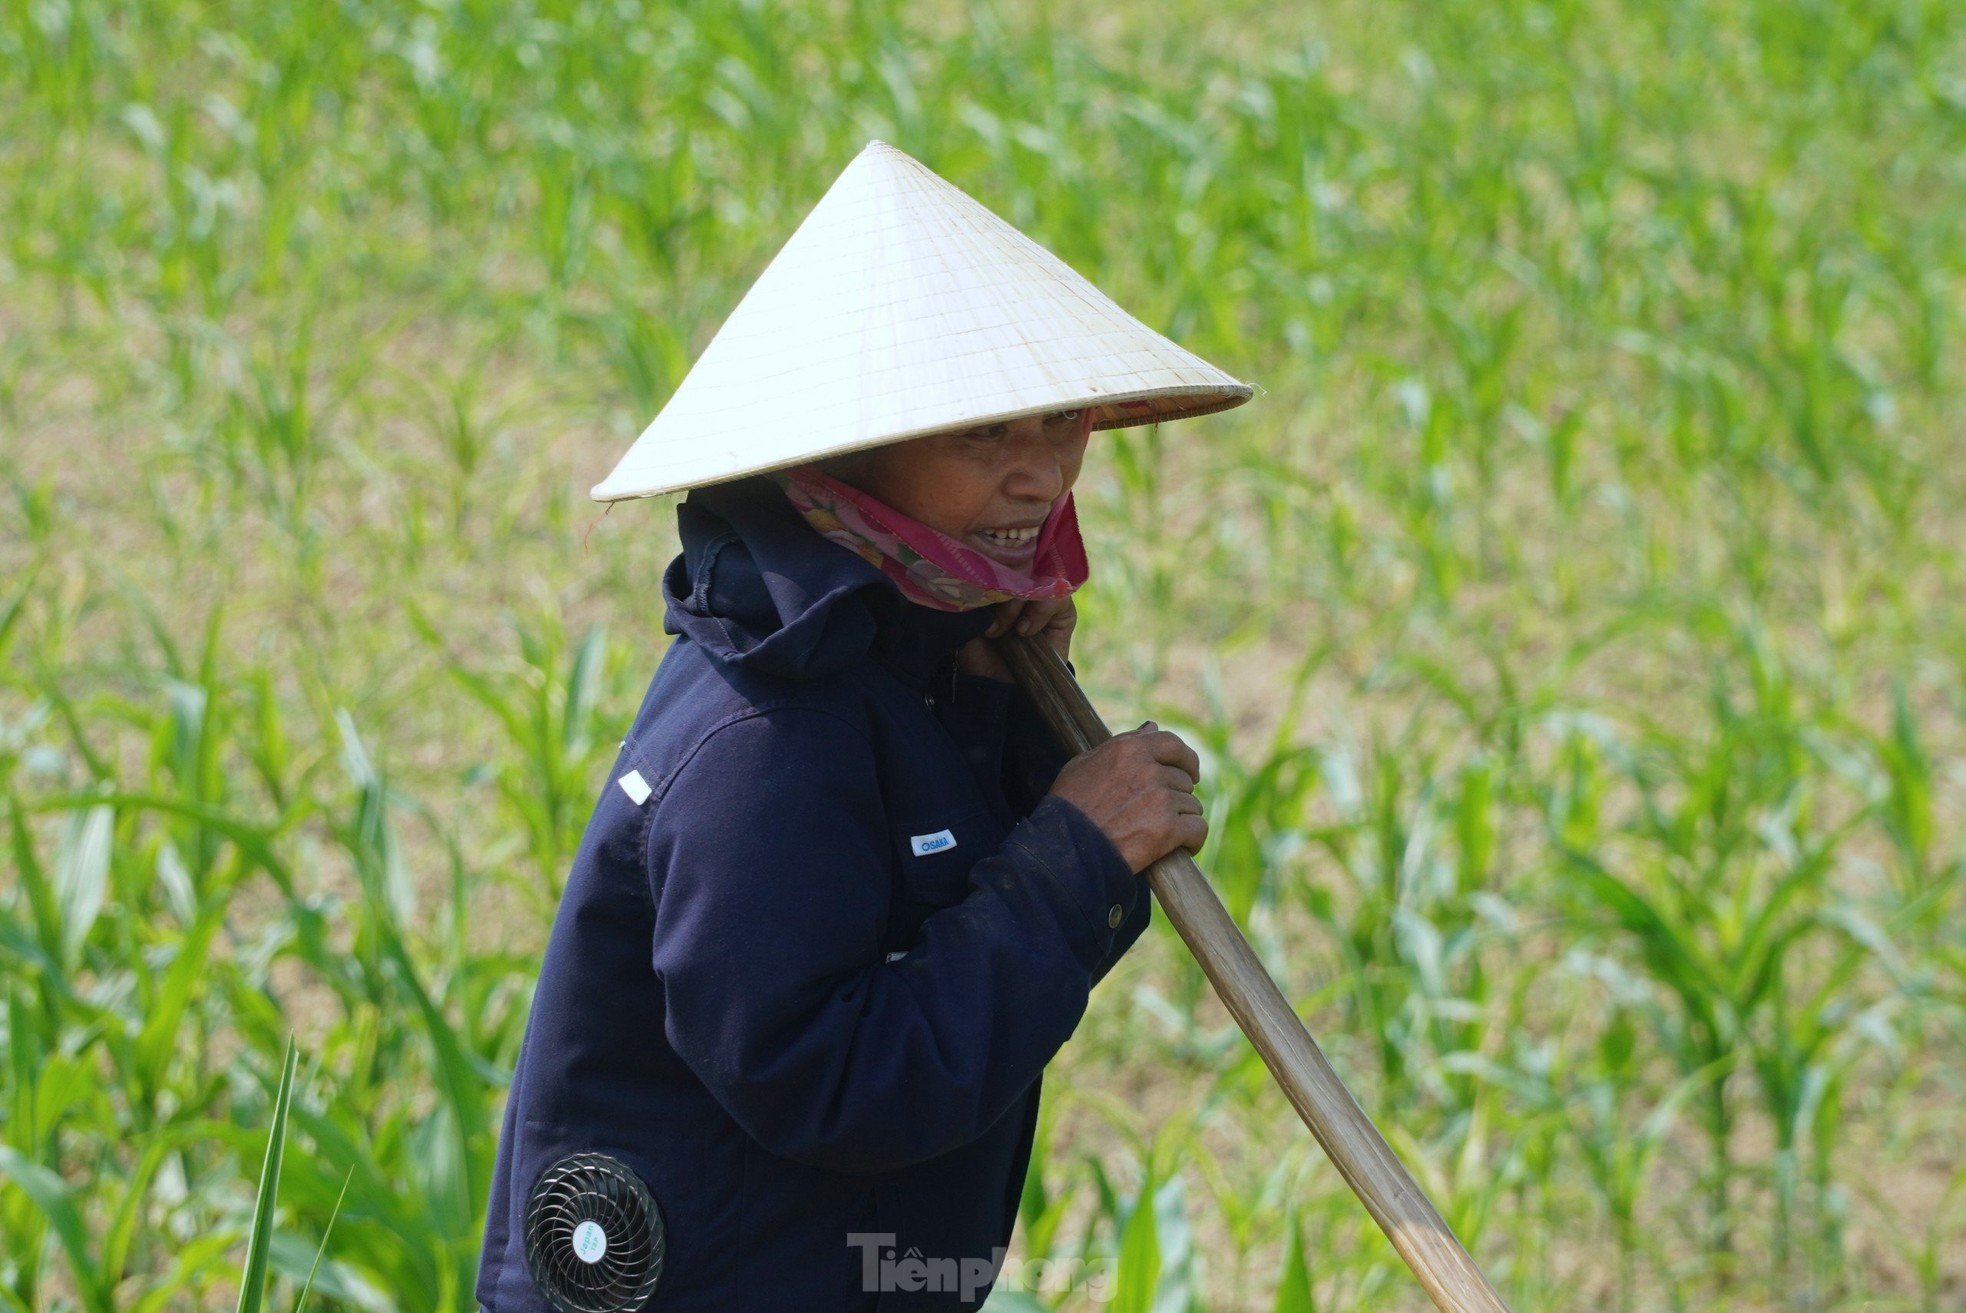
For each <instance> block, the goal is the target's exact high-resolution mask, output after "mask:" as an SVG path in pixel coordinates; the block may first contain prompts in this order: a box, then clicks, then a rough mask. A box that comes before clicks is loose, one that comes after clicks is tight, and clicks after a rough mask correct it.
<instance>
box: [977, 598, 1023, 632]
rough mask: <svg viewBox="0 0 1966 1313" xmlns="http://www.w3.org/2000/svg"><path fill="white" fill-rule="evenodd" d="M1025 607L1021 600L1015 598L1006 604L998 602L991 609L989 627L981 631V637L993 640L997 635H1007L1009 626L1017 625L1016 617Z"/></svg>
mask: <svg viewBox="0 0 1966 1313" xmlns="http://www.w3.org/2000/svg"><path fill="white" fill-rule="evenodd" d="M1026 605H1027V603H1026V602H1025V601H1024V600H1023V599H1022V598H1017V597H1013V598H1011V599H1010V600H1009V601H1008V602H998V603H997V604H996V606H995V607H993V608H992V609H991V619H990V627H989V628H988V629H986V630H984V631H983V637H985V638H995V637H997V636H998V635H999V634H1007V633H1009V632H1010V628H1011V626H1012V625H1014V624H1016V623H1017V617H1018V616H1019V615H1020V614H1021V613H1022V612H1023V610H1024V608H1025V606H1026Z"/></svg>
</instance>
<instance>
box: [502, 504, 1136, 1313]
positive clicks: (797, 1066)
mask: <svg viewBox="0 0 1966 1313" xmlns="http://www.w3.org/2000/svg"><path fill="white" fill-rule="evenodd" d="M678 519H679V525H680V528H681V533H682V542H683V553H682V555H681V556H679V557H678V558H677V559H676V560H675V561H674V562H673V563H672V564H671V565H670V567H669V568H668V570H667V572H666V573H665V575H664V577H663V591H664V594H665V600H666V604H667V613H666V619H665V628H666V629H667V630H668V631H669V632H670V633H672V634H675V635H676V636H677V637H676V641H675V642H674V643H673V644H672V645H671V647H670V649H669V651H668V653H667V654H666V655H665V656H664V658H663V660H662V662H661V665H660V667H659V668H658V669H657V671H656V674H655V677H654V679H653V681H652V682H651V683H650V685H649V690H648V695H647V697H646V698H645V699H644V701H643V703H642V707H641V710H640V711H639V713H638V714H637V716H636V718H635V723H634V727H633V729H632V730H631V731H630V732H629V734H628V736H627V739H626V741H625V743H624V744H623V747H622V750H621V755H620V758H619V759H618V760H617V761H616V762H615V764H614V766H613V768H612V769H611V770H610V772H609V775H608V781H607V783H606V785H605V786H604V787H603V789H602V790H601V794H600V797H599V800H598V802H597V803H596V806H595V809H594V814H593V817H592V819H591V820H590V821H589V823H588V827H587V831H586V834H585V836H584V837H583V839H582V841H581V846H580V849H579V852H578V853H577V855H576V856H575V859H574V864H573V867H572V869H571V871H570V873H569V876H568V880H567V885H566V891H565V895H564V897H563V899H562V901H561V904H560V908H559V911H558V913H557V915H556V917H555V920H554V925H553V930H552V934H551V937H550V939H549V941H548V944H547V948H546V953H545V957H544V959H543V962H542V965H541V969H540V977H539V982H538V988H537V991H536V993H535V995H534V999H533V1005H532V1012H531V1016H530V1019H529V1021H528V1025H527V1030H526V1035H525V1039H524V1041H523V1043H522V1045H521V1048H520V1052H519V1059H518V1064H517V1067H516V1069H515V1070H514V1073H513V1080H512V1089H511V1095H510V1099H509V1102H508V1104H507V1107H506V1113H505V1121H504V1125H503V1129H502V1131H501V1134H500V1139H499V1147H498V1158H497V1165H496V1168H495V1170H494V1176H493V1181H492V1189H491V1197H490V1205H489V1210H488V1214H487V1218H486V1226H485V1248H484V1256H483V1260H482V1264H481V1267H480V1271H479V1278H478V1285H477V1291H476V1293H477V1297H478V1300H479V1302H480V1303H481V1304H483V1305H484V1307H485V1308H486V1309H487V1310H489V1311H490V1313H547V1311H548V1310H549V1308H550V1305H549V1304H548V1303H547V1302H546V1300H545V1297H544V1296H543V1295H542V1294H540V1292H539V1291H538V1290H537V1288H536V1287H535V1286H534V1285H533V1283H532V1280H531V1278H530V1277H529V1276H528V1275H527V1268H526V1258H525V1235H524V1221H525V1210H526V1203H527V1200H528V1197H529V1195H530V1192H531V1190H532V1188H533V1186H534V1184H535V1183H536V1182H537V1180H538V1179H539V1177H540V1174H541V1173H542V1172H543V1171H545V1170H546V1168H548V1167H549V1166H551V1165H552V1164H553V1163H554V1162H556V1161H558V1160H559V1159H561V1158H563V1157H565V1156H567V1155H569V1154H574V1153H583V1152H597V1153H605V1154H608V1155H611V1156H613V1157H615V1158H617V1159H619V1160H620V1161H621V1162H623V1163H625V1164H627V1165H628V1166H629V1167H630V1168H631V1169H632V1170H633V1171H634V1172H635V1173H636V1174H637V1175H638V1176H640V1177H641V1179H642V1181H643V1182H644V1184H646V1185H647V1186H648V1188H649V1190H650V1192H651V1193H652V1194H653V1195H654V1197H655V1199H656V1202H657V1205H658V1207H659V1208H660V1210H661V1213H662V1217H663V1221H664V1224H665V1228H666V1232H667V1255H666V1259H665V1263H664V1269H663V1274H662V1278H661V1281H660V1283H659V1284H658V1285H657V1287H656V1291H655V1295H654V1298H653V1300H652V1301H651V1303H650V1304H649V1305H648V1306H647V1307H648V1308H650V1309H653V1310H718V1313H736V1311H742V1310H759V1311H761V1313H762V1311H771V1310H799V1311H801V1313H825V1311H827V1310H875V1309H879V1310H900V1309H914V1308H947V1309H958V1308H969V1309H974V1308H975V1307H977V1306H978V1305H979V1304H980V1303H981V1302H982V1300H983V1298H984V1296H985V1295H986V1294H987V1293H988V1290H989V1285H988V1284H987V1282H983V1283H979V1282H978V1281H977V1280H976V1275H975V1274H976V1272H977V1271H978V1268H979V1265H980V1264H982V1263H991V1264H993V1263H994V1262H995V1261H996V1259H997V1258H998V1257H999V1256H1000V1252H1001V1247H1003V1246H1007V1245H1008V1244H1009V1241H1010V1234H1011V1229H1012V1226H1013V1224H1014V1222H1015V1220H1016V1209H1017V1200H1018V1196H1019V1193H1020V1191H1021V1188H1022V1185H1023V1181H1024V1175H1025V1170H1026V1167H1027V1165H1028V1163H1029V1160H1030V1154H1031V1145H1032V1133H1033V1128H1034V1126H1035V1122H1036V1117H1037V1109H1038V1099H1039V1093H1040V1088H1041V1084H1042V1082H1041V1075H1042V1072H1043V1068H1044V1065H1045V1063H1046V1062H1047V1061H1049V1060H1050V1058H1051V1057H1052V1055H1053V1054H1054V1053H1056V1052H1057V1050H1058V1048H1059V1046H1060V1045H1061V1044H1063V1043H1064V1041H1065V1039H1066V1038H1067V1037H1068V1036H1070V1035H1071V1033H1072V1030H1073V1029H1074V1027H1075V1026H1076V1025H1077V1024H1078V1021H1079V1018H1080V1016H1081V1015H1082V1014H1083V1013H1084V1011H1085V1007H1086V1001H1087V995H1088V992H1089V991H1090V989H1091V988H1092V986H1093V985H1094V984H1095V983H1096V982H1097V981H1098V980H1099V979H1100V978H1101V977H1102V976H1103V975H1104V974H1105V973H1106V971H1107V970H1108V969H1109V968H1110V967H1111V965H1112V964H1113V962H1114V961H1116V960H1117V959H1118V957H1119V956H1120V955H1121V954H1122V953H1124V952H1125V951H1126V949H1127V948H1128V947H1129V946H1130V945H1131V944H1132V943H1133V942H1134V941H1135V940H1136V939H1138V938H1139V936H1140V934H1141V932H1142V931H1143V930H1144V929H1145V927H1146V925H1147V921H1148V919H1149V916H1150V901H1151V900H1150V897H1149V895H1148V894H1147V891H1146V886H1145V885H1144V883H1143V882H1142V881H1140V880H1139V879H1138V878H1137V877H1136V876H1135V875H1133V873H1132V872H1131V871H1129V870H1128V869H1127V867H1126V864H1125V862H1124V861H1123V860H1122V858H1121V857H1120V855H1119V853H1118V852H1117V851H1116V850H1115V849H1114V848H1113V846H1112V844H1111V843H1110V842H1109V841H1108V840H1107V839H1106V837H1105V835H1104V834H1102V833H1101V832H1100V831H1099V830H1098V828H1097V827H1096V826H1094V825H1093V824H1092V823H1091V822H1090V821H1089V820H1087V819H1086V817H1085V816H1084V815H1083V814H1082V813H1081V812H1079V811H1078V810H1077V809H1076V808H1074V807H1073V806H1072V805H1071V804H1069V803H1067V802H1065V801H1063V800H1062V799H1058V798H1052V797H1048V796H1047V795H1046V792H1045V791H1046V790H1047V789H1048V788H1049V787H1050V783H1051V780H1052V778H1053V777H1054V776H1055V775H1056V773H1057V771H1058V768H1059V767H1060V766H1061V765H1062V764H1063V762H1064V757H1063V756H1062V754H1061V753H1060V752H1059V750H1058V749H1057V748H1056V747H1055V745H1053V744H1052V743H1051V741H1050V739H1049V736H1048V735H1047V734H1046V732H1045V730H1044V728H1043V726H1042V724H1041V722H1040V721H1039V720H1038V718H1037V715H1036V713H1035V711H1034V710H1033V709H1032V708H1031V707H1030V706H1029V704H1028V703H1027V702H1025V701H1024V699H1023V697H1022V695H1021V694H1019V693H1017V692H1016V691H1014V690H1013V689H1011V688H1010V687H1009V686H1008V685H1004V684H999V683H997V682H995V681H992V680H985V679H976V678H971V677H967V676H962V675H959V674H957V673H955V671H954V663H953V654H954V651H955V649H956V648H957V647H958V646H960V645H961V644H962V643H963V642H965V641H967V640H968V639H970V638H973V637H975V636H977V635H978V634H980V633H981V632H982V630H983V629H984V628H986V627H987V625H988V623H989V617H988V613H987V612H985V611H971V612H959V613H943V612H936V611H931V610H928V609H927V608H924V607H919V606H915V605H912V604H910V603H907V602H905V601H904V600H903V599H902V598H901V596H900V594H899V593H898V592H897V591H896V590H895V588H894V586H893V585H892V584H890V583H888V582H887V581H886V580H885V579H883V578H882V577H881V575H880V574H879V572H878V571H876V570H875V569H874V568H873V567H871V566H869V565H868V564H866V563H865V562H864V561H862V560H860V558H859V557H857V556H855V555H854V554H853V553H851V552H849V551H847V550H846V549H844V548H841V547H838V546H835V545H834V544H832V543H829V542H827V541H825V540H824V539H822V538H820V537H819V536H818V535H817V534H815V533H814V532H813V531H812V530H811V529H810V528H809V527H808V526H807V525H806V524H805V522H804V521H803V520H802V519H800V518H799V516H798V515H797V513H796V512H795V511H793V509H792V508H791V506H790V505H789V504H788V503H787V502H786V501H785V499H784V496H783V494H782V493H780V492H779V490H778V489H777V487H776V486H775V485H774V484H772V483H771V482H770V481H769V480H767V479H760V478H754V479H745V480H741V481H739V482H736V483H732V484H726V485H722V486H719V487H715V488H709V489H702V490H699V491H697V492H695V493H693V494H691V496H690V499H689V500H688V501H687V502H686V503H684V504H683V505H682V506H681V507H679V508H678ZM631 773H634V774H636V775H637V776H638V777H639V778H638V779H637V780H636V781H634V785H633V787H632V788H626V787H621V786H618V785H617V783H616V782H617V781H618V780H621V779H623V778H624V777H627V776H629V775H630V774H631ZM636 795H644V796H643V800H641V801H637V800H636ZM910 1256H914V1257H919V1259H920V1260H921V1263H920V1264H913V1263H905V1262H904V1263H902V1264H900V1268H901V1270H902V1271H903V1272H904V1273H909V1274H912V1279H907V1278H904V1279H903V1280H900V1281H897V1280H894V1279H893V1274H894V1272H895V1271H896V1267H897V1264H896V1263H895V1262H894V1261H892V1260H897V1259H906V1258H908V1257H910ZM883 1258H886V1259H888V1260H890V1261H888V1262H886V1263H885V1264H883V1263H882V1262H881V1261H880V1260H881V1259H883ZM966 1260H967V1262H966ZM924 1271H926V1272H927V1273H929V1276H928V1278H927V1280H925V1281H924V1280H923V1279H921V1276H920V1274H921V1273H922V1272H924ZM951 1273H962V1274H963V1276H964V1279H962V1280H959V1281H958V1280H951V1279H948V1274H951ZM904 1287H915V1288H913V1289H907V1288H904Z"/></svg>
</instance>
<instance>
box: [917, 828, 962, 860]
mask: <svg viewBox="0 0 1966 1313" xmlns="http://www.w3.org/2000/svg"><path fill="white" fill-rule="evenodd" d="M908 844H909V846H910V847H912V848H913V849H914V850H915V856H917V857H926V856H928V855H929V854H930V853H946V852H948V851H949V850H950V849H951V848H953V847H955V846H956V836H955V835H953V834H951V833H949V832H948V831H947V830H937V831H936V832H935V833H934V834H917V835H915V836H914V837H913V838H911V839H909V840H908Z"/></svg>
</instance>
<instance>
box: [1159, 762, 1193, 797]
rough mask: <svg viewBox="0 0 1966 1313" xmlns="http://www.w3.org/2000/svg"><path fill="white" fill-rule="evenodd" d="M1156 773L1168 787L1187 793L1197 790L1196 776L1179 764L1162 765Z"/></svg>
mask: <svg viewBox="0 0 1966 1313" xmlns="http://www.w3.org/2000/svg"><path fill="white" fill-rule="evenodd" d="M1156 774H1157V775H1158V776H1159V778H1160V782H1161V784H1162V785H1163V786H1164V787H1166V788H1169V789H1173V790H1175V791H1177V792H1180V793H1186V794H1193V793H1194V791H1195V777H1194V776H1192V775H1190V774H1188V772H1187V771H1184V770H1182V769H1181V768H1180V767H1179V766H1162V767H1160V768H1159V770H1158V771H1157V772H1156Z"/></svg>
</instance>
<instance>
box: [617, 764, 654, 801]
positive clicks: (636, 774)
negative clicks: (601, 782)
mask: <svg viewBox="0 0 1966 1313" xmlns="http://www.w3.org/2000/svg"><path fill="white" fill-rule="evenodd" d="M615 783H616V784H619V785H620V786H621V791H622V792H623V793H625V794H627V795H628V800H629V801H630V802H632V803H634V804H635V805H636V806H637V807H639V806H641V805H642V804H643V803H645V802H647V801H648V800H649V782H648V781H647V780H645V779H643V778H642V773H641V772H640V771H638V770H631V771H629V772H628V773H627V774H626V775H623V776H622V777H621V778H620V779H618V780H616V781H615Z"/></svg>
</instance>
